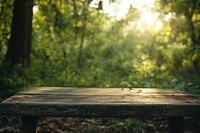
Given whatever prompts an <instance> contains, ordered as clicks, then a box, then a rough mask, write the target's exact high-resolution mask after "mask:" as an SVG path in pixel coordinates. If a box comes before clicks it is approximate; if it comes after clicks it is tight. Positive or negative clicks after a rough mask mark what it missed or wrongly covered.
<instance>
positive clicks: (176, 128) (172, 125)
mask: <svg viewBox="0 0 200 133" xmlns="http://www.w3.org/2000/svg"><path fill="white" fill-rule="evenodd" d="M183 120H184V118H183V117H170V118H169V133H183V131H184V130H183Z"/></svg>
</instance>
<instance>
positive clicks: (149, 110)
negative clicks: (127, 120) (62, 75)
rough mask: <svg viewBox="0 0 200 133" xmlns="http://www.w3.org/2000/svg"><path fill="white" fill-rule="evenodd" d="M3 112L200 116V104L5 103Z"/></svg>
mask: <svg viewBox="0 0 200 133" xmlns="http://www.w3.org/2000/svg"><path fill="white" fill-rule="evenodd" d="M0 112H1V113H2V114H9V115H20V116H21V115H30V116H32V115H34V116H57V117H58V116H64V117H70V116H71V117H143V116H195V117H199V116H200V106H196V105H187V106H184V105H183V106H180V105H165V104H161V105H159V104H157V105H155V104H152V105H150V104H149V105H148V104H146V105H144V104H138V105H133V104H82V105H81V104H79V105H77V104H71V105H70V104H68V105H60V104H42V103H40V104H29V103H27V104H25V103H23V104H22V103H18V104H13V103H6V104H5V103H3V104H1V106H0Z"/></svg>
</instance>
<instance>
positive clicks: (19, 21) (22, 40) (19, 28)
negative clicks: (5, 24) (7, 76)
mask: <svg viewBox="0 0 200 133" xmlns="http://www.w3.org/2000/svg"><path fill="white" fill-rule="evenodd" d="M32 8H33V0H15V1H14V9H13V20H12V26H11V37H10V40H9V43H8V50H7V53H6V57H5V61H9V62H10V63H11V65H16V64H22V65H23V66H24V67H25V68H26V67H29V66H30V50H31V38H32V37H31V36H32V16H33V12H32Z"/></svg>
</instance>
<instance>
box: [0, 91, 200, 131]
mask: <svg viewBox="0 0 200 133" xmlns="http://www.w3.org/2000/svg"><path fill="white" fill-rule="evenodd" d="M0 114H5V115H16V116H22V128H21V132H22V133H35V132H36V127H37V119H38V118H39V117H40V116H53V117H87V118H88V117H147V116H155V117H158V116H159V117H160V116H164V117H169V125H170V129H169V132H171V133H183V118H184V117H185V116H191V117H200V100H199V99H198V98H197V97H195V96H192V95H189V94H186V93H183V92H181V91H177V90H169V89H156V88H74V87H36V88H31V89H28V90H25V91H22V92H19V93H17V94H16V95H14V96H12V97H10V98H8V99H7V100H5V101H3V102H2V103H1V104H0Z"/></svg>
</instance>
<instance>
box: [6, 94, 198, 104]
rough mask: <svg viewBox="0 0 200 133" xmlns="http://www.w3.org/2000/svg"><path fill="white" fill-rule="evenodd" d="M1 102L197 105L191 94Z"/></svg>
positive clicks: (40, 97) (51, 97)
mask: <svg viewBox="0 0 200 133" xmlns="http://www.w3.org/2000/svg"><path fill="white" fill-rule="evenodd" d="M3 103H25V104H40V103H42V104H61V105H68V104H77V105H79V104H133V105H135V104H175V105H176V104H180V105H187V104H188V105H197V104H200V102H199V100H198V99H195V97H193V96H187V95H185V96H180V95H177V96H172V95H99V96H98V95H87V96H86V95H55V94H53V95H46V94H43V95H36V94H35V95H21V94H17V95H15V96H13V97H11V98H9V99H7V100H6V101H4V102H3Z"/></svg>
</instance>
